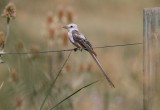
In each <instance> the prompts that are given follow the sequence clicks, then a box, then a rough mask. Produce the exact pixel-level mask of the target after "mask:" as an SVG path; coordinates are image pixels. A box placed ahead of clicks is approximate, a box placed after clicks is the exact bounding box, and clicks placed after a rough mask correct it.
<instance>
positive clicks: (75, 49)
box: [74, 48, 83, 52]
mask: <svg viewBox="0 0 160 110" xmlns="http://www.w3.org/2000/svg"><path fill="white" fill-rule="evenodd" d="M77 50H80V51H81V52H82V50H83V48H74V51H75V52H76V51H77Z"/></svg>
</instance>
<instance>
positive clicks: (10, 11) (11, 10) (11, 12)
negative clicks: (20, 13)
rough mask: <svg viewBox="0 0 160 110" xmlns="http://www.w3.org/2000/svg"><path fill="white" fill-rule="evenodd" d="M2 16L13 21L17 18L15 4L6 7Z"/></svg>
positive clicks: (10, 3)
mask: <svg viewBox="0 0 160 110" xmlns="http://www.w3.org/2000/svg"><path fill="white" fill-rule="evenodd" d="M2 16H3V17H7V18H12V19H14V18H15V17H16V7H15V5H14V3H12V2H9V3H8V4H7V5H6V7H5V9H4V10H3V13H2Z"/></svg>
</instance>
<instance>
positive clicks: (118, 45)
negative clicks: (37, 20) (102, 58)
mask: <svg viewBox="0 0 160 110" xmlns="http://www.w3.org/2000/svg"><path fill="white" fill-rule="evenodd" d="M140 44H143V43H139V42H137V43H127V44H114V45H105V46H97V47H93V48H94V49H98V48H110V47H122V46H132V45H140ZM75 49H77V48H71V49H62V50H45V51H39V52H1V53H0V55H16V54H24V55H25V54H45V53H54V52H65V51H73V50H75Z"/></svg>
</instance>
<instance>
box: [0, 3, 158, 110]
mask: <svg viewBox="0 0 160 110" xmlns="http://www.w3.org/2000/svg"><path fill="white" fill-rule="evenodd" d="M11 1H12V2H13V3H14V4H15V6H16V18H15V19H13V20H11V21H10V33H9V37H8V39H7V42H6V45H5V52H32V53H33V54H27V55H4V56H3V58H2V59H3V60H4V61H5V63H2V64H0V84H1V85H2V84H3V85H2V87H1V88H0V110H39V109H40V106H41V105H42V102H43V100H44V98H45V96H46V95H47V94H48V98H47V100H46V102H45V104H44V106H43V110H49V108H51V107H53V106H54V105H55V104H56V103H58V102H59V101H61V100H62V99H63V98H65V97H67V96H68V95H70V94H71V93H73V92H74V91H76V90H78V89H79V88H81V87H82V86H85V85H86V84H88V83H91V82H92V81H95V80H97V79H101V81H100V82H98V83H96V84H94V85H92V86H90V87H87V88H85V89H84V90H82V91H80V92H79V93H77V94H75V95H74V96H72V97H71V98H70V99H68V100H66V101H65V102H63V103H62V104H60V105H59V106H58V107H57V108H55V109H56V110H142V109H143V99H142V98H143V94H142V93H143V88H142V79H143V62H142V61H143V47H142V45H134V46H125V47H112V48H101V49H95V51H96V53H97V54H98V59H99V60H100V62H101V63H102V65H103V67H104V69H105V71H106V72H108V75H109V77H110V78H111V80H112V81H113V82H114V84H115V88H112V87H110V86H109V84H108V82H107V81H105V78H104V77H103V75H102V74H101V71H100V70H99V68H98V67H97V66H96V64H95V63H94V61H93V59H92V58H91V56H90V55H89V54H88V53H87V52H85V51H82V52H80V51H77V52H72V54H71V56H70V58H69V60H68V61H67V63H66V64H65V67H64V68H63V70H62V74H61V75H60V76H59V77H58V79H57V81H56V83H55V85H54V86H53V88H52V89H51V91H50V92H48V88H49V87H50V85H51V83H52V81H53V80H54V78H55V77H56V75H57V73H58V71H59V70H60V68H61V67H62V65H63V63H64V61H65V59H66V58H67V56H68V54H69V52H60V53H45V54H37V53H38V52H39V51H44V50H60V49H68V48H73V46H72V45H71V44H70V43H69V42H68V40H66V32H65V30H63V29H62V28H61V27H62V26H63V25H66V24H67V23H68V22H70V19H71V21H73V22H74V23H76V24H78V27H79V29H80V31H81V32H82V33H83V34H84V35H85V36H86V37H87V38H88V40H89V41H90V42H91V43H92V45H93V46H105V45H114V44H126V43H136V42H140V43H142V42H143V9H144V8H146V7H158V6H159V5H160V2H159V1H158V0H140V1H135V0H119V1H117V0H92V1H91V0H90V1H89V0H34V1H28V0H11ZM8 2H9V0H1V1H0V13H3V9H4V8H5V6H6V5H7V4H8ZM68 13H69V14H70V15H69V14H68ZM70 17H71V18H70ZM0 32H3V33H6V18H4V17H0ZM157 108H158V107H157Z"/></svg>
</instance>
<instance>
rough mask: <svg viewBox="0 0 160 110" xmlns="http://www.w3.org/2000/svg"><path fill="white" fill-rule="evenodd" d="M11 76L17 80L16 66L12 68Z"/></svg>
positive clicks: (13, 79)
mask: <svg viewBox="0 0 160 110" xmlns="http://www.w3.org/2000/svg"><path fill="white" fill-rule="evenodd" d="M11 78H12V81H14V82H16V81H17V80H18V77H17V71H16V69H15V68H12V69H11Z"/></svg>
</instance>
